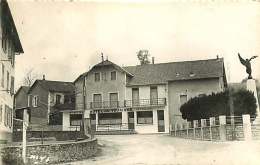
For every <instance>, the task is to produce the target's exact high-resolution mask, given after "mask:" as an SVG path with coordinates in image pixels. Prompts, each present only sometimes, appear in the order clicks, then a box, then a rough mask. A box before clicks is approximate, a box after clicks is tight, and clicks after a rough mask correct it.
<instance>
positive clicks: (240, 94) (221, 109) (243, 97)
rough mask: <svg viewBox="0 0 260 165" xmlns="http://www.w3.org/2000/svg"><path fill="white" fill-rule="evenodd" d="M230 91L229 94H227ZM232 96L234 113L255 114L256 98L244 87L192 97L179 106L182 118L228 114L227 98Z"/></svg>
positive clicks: (196, 118) (194, 118) (202, 117)
mask: <svg viewBox="0 0 260 165" xmlns="http://www.w3.org/2000/svg"><path fill="white" fill-rule="evenodd" d="M229 92H230V94H229ZM230 96H232V98H233V107H234V115H235V116H240V115H242V114H250V115H255V114H256V99H255V97H254V95H253V93H252V92H250V91H247V90H245V89H240V90H238V91H228V90H227V91H224V92H220V93H212V94H211V95H208V96H201V97H194V98H191V99H190V100H189V101H188V102H186V103H185V104H183V105H182V106H181V108H180V111H181V113H182V118H183V119H187V120H188V121H191V120H199V119H208V118H210V117H216V116H219V115H226V116H230V103H229V98H230Z"/></svg>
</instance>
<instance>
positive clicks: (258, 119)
mask: <svg viewBox="0 0 260 165" xmlns="http://www.w3.org/2000/svg"><path fill="white" fill-rule="evenodd" d="M246 89H247V90H249V91H251V92H253V93H254V96H255V98H256V116H257V117H256V119H255V121H254V122H257V123H260V116H259V115H260V112H259V103H258V96H257V90H256V83H255V80H254V79H248V80H247V81H246Z"/></svg>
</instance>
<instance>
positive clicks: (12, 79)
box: [10, 76, 14, 95]
mask: <svg viewBox="0 0 260 165" xmlns="http://www.w3.org/2000/svg"><path fill="white" fill-rule="evenodd" d="M10 92H11V95H14V77H13V76H11V89H10Z"/></svg>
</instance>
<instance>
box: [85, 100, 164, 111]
mask: <svg viewBox="0 0 260 165" xmlns="http://www.w3.org/2000/svg"><path fill="white" fill-rule="evenodd" d="M165 105H166V98H157V99H139V100H124V101H102V102H90V109H115V108H131V107H134V108H137V107H160V106H165Z"/></svg>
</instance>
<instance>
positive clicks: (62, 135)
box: [12, 131, 86, 142]
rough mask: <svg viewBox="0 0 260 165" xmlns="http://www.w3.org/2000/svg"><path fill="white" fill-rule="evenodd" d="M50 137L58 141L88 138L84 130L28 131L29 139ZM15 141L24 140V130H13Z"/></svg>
mask: <svg viewBox="0 0 260 165" xmlns="http://www.w3.org/2000/svg"><path fill="white" fill-rule="evenodd" d="M42 136H43V137H44V138H48V137H55V138H56V140H57V141H66V140H76V139H77V138H84V139H85V138H86V136H85V135H84V132H82V131H43V132H42V131H27V135H26V137H27V140H29V139H30V138H41V137H42ZM12 137H13V138H12V139H13V142H20V141H22V137H23V132H22V131H14V132H13V136H12Z"/></svg>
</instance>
